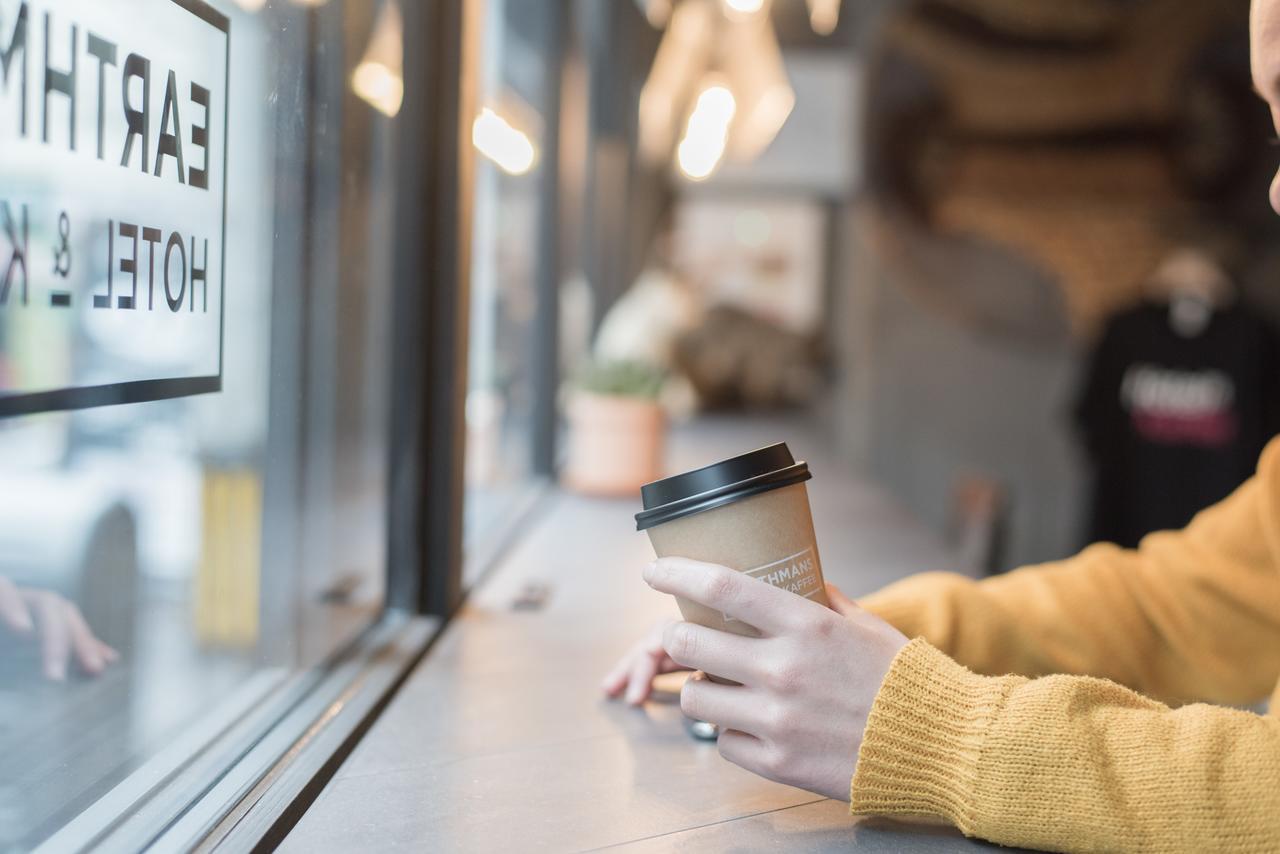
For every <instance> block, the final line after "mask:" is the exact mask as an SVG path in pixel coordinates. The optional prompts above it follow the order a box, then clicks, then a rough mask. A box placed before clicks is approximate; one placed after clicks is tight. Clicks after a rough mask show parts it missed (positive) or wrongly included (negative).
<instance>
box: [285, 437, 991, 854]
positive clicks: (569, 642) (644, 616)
mask: <svg viewBox="0 0 1280 854" xmlns="http://www.w3.org/2000/svg"><path fill="white" fill-rule="evenodd" d="M780 438H781V439H786V440H787V441H788V442H789V443H790V444H791V445H792V448H793V450H794V451H795V452H796V454H797V456H798V457H808V459H809V461H810V464H811V465H812V466H813V467H814V471H815V477H814V480H813V481H812V482H811V488H810V494H811V503H812V505H813V508H814V516H815V525H816V528H817V535H818V543H819V548H820V550H821V553H822V558H823V567H824V571H825V573H826V575H827V578H828V580H829V581H832V582H834V583H836V584H838V585H840V586H841V587H842V588H843V589H845V590H846V592H849V593H851V594H853V595H857V594H860V593H865V592H867V591H869V590H871V589H874V588H876V587H878V586H880V585H882V584H884V583H886V582H888V581H892V580H893V579H895V578H898V577H900V576H902V575H905V574H907V573H910V572H914V571H919V570H925V569H940V568H947V564H948V555H947V552H946V549H945V547H944V546H943V544H942V543H941V542H940V541H939V540H937V539H936V538H935V537H934V536H932V535H931V534H930V533H929V532H928V531H926V530H924V529H923V528H921V526H920V525H919V524H918V523H916V522H915V521H914V520H913V519H912V518H911V517H910V516H909V515H907V514H906V513H904V512H903V511H902V510H901V509H899V508H897V507H896V506H895V505H894V504H893V503H892V502H891V501H889V500H888V499H886V498H885V497H884V496H883V495H882V494H880V493H879V492H877V491H876V490H875V489H873V488H871V487H869V486H867V485H865V484H861V483H859V482H858V481H856V480H855V479H853V478H850V477H848V476H846V475H843V474H840V473H839V471H838V467H837V466H835V465H834V464H833V463H831V462H830V461H829V460H828V458H827V455H826V454H825V453H824V445H823V444H822V443H821V442H819V441H817V440H816V439H814V438H813V437H812V436H811V435H810V434H809V433H807V432H805V431H803V430H799V429H797V428H796V427H795V426H794V425H793V424H790V423H789V422H759V421H750V422H741V421H712V422H703V423H701V424H699V425H697V426H696V427H694V428H688V429H684V430H681V431H677V433H676V435H675V436H674V437H673V442H672V448H671V451H670V454H669V462H670V467H671V468H672V469H673V470H678V469H683V468H687V467H690V466H693V465H699V464H705V463H707V462H711V461H714V460H715V459H717V458H720V457H723V456H727V455H729V454H731V453H734V452H739V451H742V450H749V449H750V448H752V447H756V446H758V445H760V444H764V443H766V442H768V441H772V440H776V439H780ZM634 503H635V502H634V501H614V500H601V499H588V498H582V497H578V496H573V495H567V494H561V493H554V494H552V496H551V497H549V498H548V499H547V500H546V501H545V502H544V504H545V506H544V507H543V508H541V510H540V513H539V517H538V519H537V520H536V522H535V523H534V524H533V525H532V526H531V528H530V530H529V531H528V532H527V533H526V534H525V535H524V536H523V537H521V538H520V539H519V541H518V542H517V543H516V545H515V546H514V548H513V549H511V550H510V552H509V553H508V554H507V555H506V556H505V558H504V559H503V560H501V562H500V563H499V564H498V565H497V566H496V567H495V570H494V572H493V573H491V574H490V576H489V577H488V579H487V580H486V581H485V582H484V583H483V584H482V585H481V586H480V588H479V589H478V590H476V591H475V592H474V593H473V595H472V596H471V598H470V600H469V602H468V604H467V606H466V607H465V608H464V610H463V611H462V613H461V614H460V615H459V616H458V617H457V618H456V619H455V620H454V621H453V623H452V624H451V625H450V627H449V628H448V630H447V631H446V633H445V634H444V636H443V637H442V638H441V639H440V640H439V641H438V643H437V644H436V646H435V647H434V648H433V649H432V650H431V651H430V653H429V654H428V655H427V657H426V658H425V659H424V661H423V662H422V664H421V665H420V666H419V667H418V668H417V670H416V671H415V672H414V673H413V674H411V676H410V678H409V680H408V682H407V683H406V684H405V686H404V687H403V688H402V689H401V691H400V692H399V693H398V694H397V695H396V697H395V698H394V699H393V701H392V702H391V704H390V705H389V706H388V708H387V709H386V711H385V712H384V713H383V714H382V716H381V717H380V718H379V719H378V720H377V721H376V722H375V724H374V726H373V727H372V729H371V730H370V731H369V733H368V734H367V735H366V736H365V738H364V739H363V740H362V741H361V743H360V744H359V745H358V746H357V748H356V750H355V752H354V753H353V754H352V755H351V757H350V758H349V759H348V760H347V761H346V763H344V765H343V766H342V767H341V768H340V769H339V770H338V772H337V774H336V775H335V776H334V778H333V779H332V780H331V781H330V782H329V784H328V786H327V787H326V788H325V789H324V791H323V792H322V793H321V795H320V797H319V798H318V800H317V801H316V802H315V803H314V804H313V805H312V807H311V809H310V810H309V811H308V812H307V813H306V814H305V815H304V816H303V817H302V819H301V820H300V821H299V823H298V825H297V826H296V827H295V828H294V830H293V831H292V833H291V834H290V835H289V837H288V838H287V839H286V841H285V844H284V846H283V848H284V850H285V851H296V852H316V851H356V850H359V851H399V850H403V851H423V850H431V851H522V852H523V851H582V850H591V849H599V848H608V847H620V848H624V849H627V850H634V851H646V852H649V851H667V850H674V849H680V850H706V851H724V850H733V851H765V850H770V851H771V850H778V849H785V850H788V851H838V850H854V849H856V850H859V851H863V850H865V851H953V850H967V849H970V848H973V849H981V848H988V847H990V846H987V845H984V844H983V843H979V842H972V841H969V840H966V839H964V838H963V837H961V836H960V835H959V834H957V833H956V832H955V831H952V830H949V829H945V828H922V827H914V826H908V825H898V824H891V823H887V822H882V821H859V820H857V819H854V818H852V817H850V816H849V815H848V813H847V809H848V808H847V805H846V804H843V803H838V802H835V801H830V800H824V799H822V798H819V797H817V796H815V795H813V794H811V793H809V792H805V791H801V790H799V789H793V788H789V787H787V786H782V785H779V784H776V783H771V782H769V781H767V780H763V779H761V778H759V777H756V776H754V775H752V774H750V773H748V772H746V771H743V770H742V769H740V768H738V767H736V766H734V765H732V764H730V763H728V762H726V761H724V760H723V759H721V758H720V756H719V754H718V753H717V752H716V749H715V745H714V744H709V743H701V742H696V741H694V740H692V739H691V738H690V737H689V736H688V735H687V734H686V732H685V729H684V726H683V723H682V718H681V715H680V710H679V708H678V707H677V706H676V705H673V704H671V703H669V702H668V703H661V702H651V703H649V704H648V705H647V706H646V707H645V708H643V709H632V708H628V707H626V706H623V705H622V704H620V703H611V702H606V701H604V700H603V699H602V698H601V697H600V694H599V687H598V684H599V680H600V677H601V676H602V675H603V673H604V671H605V669H606V668H607V667H608V666H609V665H610V664H611V663H612V662H613V661H614V660H615V659H616V658H617V656H618V655H619V654H621V653H622V652H623V651H624V650H625V649H626V647H627V646H629V645H630V643H632V642H633V641H634V640H635V639H636V638H637V637H638V636H639V635H640V634H641V633H642V632H643V631H644V630H645V629H646V628H648V627H649V626H650V625H651V624H652V623H653V622H654V621H655V620H657V619H659V618H661V617H666V616H675V615H676V609H675V605H674V603H673V602H672V601H670V599H669V598H668V597H665V596H661V595H659V594H657V593H654V592H653V591H651V590H650V589H649V588H647V587H646V586H645V585H644V583H643V582H642V581H641V579H640V568H641V567H642V566H643V565H644V564H645V563H646V562H647V561H649V560H652V557H653V555H652V551H651V550H650V548H649V545H648V542H647V540H646V539H645V537H644V536H643V535H640V534H636V533H635V528H634V523H633V521H632V513H634V512H635V509H636V508H635V506H634ZM530 583H533V584H545V585H548V586H549V596H548V597H547V600H546V603H545V605H544V606H543V607H542V608H541V609H539V610H532V611H520V610H513V609H512V607H511V605H512V602H513V601H514V600H515V599H516V598H517V597H518V596H519V595H520V592H521V591H522V590H523V589H524V588H525V587H526V585H528V584H530Z"/></svg>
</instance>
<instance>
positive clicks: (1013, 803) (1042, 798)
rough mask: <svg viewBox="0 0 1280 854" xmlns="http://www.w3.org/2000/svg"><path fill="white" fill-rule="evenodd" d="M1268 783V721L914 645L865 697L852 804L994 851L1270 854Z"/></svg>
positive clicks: (1279, 818) (1274, 845)
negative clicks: (989, 670)
mask: <svg viewBox="0 0 1280 854" xmlns="http://www.w3.org/2000/svg"><path fill="white" fill-rule="evenodd" d="M1276 780H1280V720H1277V719H1275V718H1264V717H1260V716H1257V715H1253V714H1249V713H1247V712H1240V711H1235V710H1233V709H1225V708H1220V707H1213V706H1206V705H1191V706H1185V707H1182V708H1180V709H1177V710H1171V709H1169V708H1168V707H1166V706H1163V705H1161V704H1160V703H1157V702H1155V701H1154V700H1149V699H1147V698H1145V697H1142V696H1140V695H1138V694H1136V693H1134V692H1132V691H1129V690H1128V689H1126V688H1123V687H1121V686H1119V685H1116V684H1114V683H1112V682H1108V681H1105V680H1101V679H1093V678H1089V677H1082V676H1047V677H1043V678H1040V679H1027V678H1025V677H1021V676H1000V677H990V676H979V675H976V674H974V673H972V672H970V671H968V670H966V669H965V668H964V667H962V666H960V665H958V664H957V663H955V662H954V661H952V660H951V659H950V658H948V657H947V656H946V655H944V654H943V653H941V652H939V651H938V650H936V649H934V648H933V647H931V646H929V644H928V643H926V642H925V641H923V640H920V639H917V640H915V641H912V642H911V643H910V644H908V645H907V646H906V647H904V648H903V649H902V650H901V651H900V652H899V654H898V656H897V657H896V658H895V659H894V663H893V665H892V667H891V668H890V670H889V673H888V675H887V676H886V677H885V681H884V683H883V684H882V686H881V689H880V692H879V693H878V694H877V696H876V700H875V703H874V704H873V706H872V709H871V713H870V717H869V719H868V723H867V729H866V733H865V736H864V740H863V743H862V747H861V749H860V751H859V755H858V763H857V768H856V771H855V773H854V776H853V780H852V784H851V789H850V796H851V809H852V811H853V812H855V813H859V814H876V815H891V816H900V817H906V818H929V819H938V818H940V819H943V820H946V821H949V822H951V823H952V824H954V825H956V826H957V827H958V828H959V829H960V830H961V831H962V832H964V833H965V834H967V835H970V836H978V837H981V838H984V839H988V840H991V841H993V842H997V843H1000V844H1002V845H1018V846H1026V847H1032V848H1041V849H1050V850H1072V851H1098V850H1108V851H1161V852H1165V851H1168V852H1177V851H1188V852H1192V851H1196V852H1198V851H1217V850H1231V851H1277V850H1280V786H1277V785H1276Z"/></svg>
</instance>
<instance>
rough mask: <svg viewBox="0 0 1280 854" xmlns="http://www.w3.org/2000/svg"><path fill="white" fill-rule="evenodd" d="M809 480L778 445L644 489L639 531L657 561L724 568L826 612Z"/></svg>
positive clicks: (739, 630)
mask: <svg viewBox="0 0 1280 854" xmlns="http://www.w3.org/2000/svg"><path fill="white" fill-rule="evenodd" d="M810 477H812V475H811V474H810V473H809V466H808V464H807V463H805V462H803V461H801V462H796V460H795V458H794V457H792V455H791V451H790V450H789V449H788V448H787V445H786V443H785V442H779V443H778V444H776V445H769V446H768V447H765V448H760V449H758V450H755V451H751V452H750V453H747V454H742V455H741V456H737V457H733V458H732V459H727V460H722V461H721V462H718V463H714V464H712V465H709V466H705V467H703V468H700V469H695V470H693V471H689V472H685V473H684V474H678V475H675V476H674V477H669V478H666V479H664V480H658V481H654V482H653V483H650V484H646V485H645V486H643V487H641V490H640V496H641V501H642V503H643V505H644V509H643V510H642V511H641V512H639V513H637V514H636V529H637V530H640V531H644V532H646V533H647V534H648V535H649V541H650V542H651V543H652V544H653V550H654V552H655V553H656V554H657V555H658V557H669V556H678V557H687V558H692V559H694V560H700V561H706V562H708V563H718V564H721V565H723V566H727V567H729V568H731V569H735V570H737V571H739V572H743V573H746V574H747V575H750V576H751V577H753V578H758V579H760V580H762V581H765V582H767V583H769V584H772V585H774V586H775V587H781V588H783V589H784V590H790V591H792V592H793V593H795V594H797V595H799V596H804V597H805V598H806V599H812V600H813V601H815V602H818V603H820V604H822V605H827V604H828V603H827V591H826V588H825V586H824V584H823V580H822V564H821V561H820V560H819V558H818V544H817V540H816V539H815V537H814V534H813V517H812V516H811V514H810V512H809V495H808V491H807V490H806V488H805V482H806V481H808V480H809V478H810ZM676 602H677V604H678V605H679V606H680V613H681V614H682V615H683V616H684V618H685V620H687V621H689V622H691V623H697V624H699V625H702V626H707V627H709V628H713V629H719V630H721V631H726V632H733V633H735V634H739V635H747V636H758V634H759V632H757V631H756V629H755V627H753V626H750V625H748V624H747V623H744V622H742V621H741V620H738V619H735V618H734V617H732V616H730V615H728V614H724V613H722V612H720V611H717V610H715V609H713V608H709V607H707V606H706V605H703V604H701V603H699V602H692V601H689V600H688V599H685V598H683V597H681V596H677V597H676ZM713 678H714V677H713ZM717 681H720V680H717Z"/></svg>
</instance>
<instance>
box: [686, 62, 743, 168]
mask: <svg viewBox="0 0 1280 854" xmlns="http://www.w3.org/2000/svg"><path fill="white" fill-rule="evenodd" d="M736 110H737V102H736V101H735V100H734V97H733V93H732V92H730V91H729V90H728V89H727V88H725V87H724V86H719V85H713V86H707V87H706V88H704V89H703V90H702V92H701V93H700V94H699V95H698V100H697V101H696V102H695V103H694V106H693V112H691V113H690V114H689V121H688V122H687V123H686V124H685V131H684V138H683V139H681V140H680V144H679V145H678V146H677V147H676V163H677V164H678V165H679V166H680V171H681V172H683V173H684V174H685V176H686V177H688V178H690V179H691V180H694V181H702V180H705V179H707V178H709V177H710V176H711V173H712V172H714V171H715V170H716V167H717V166H719V165H720V160H721V159H722V158H723V157H724V149H725V145H726V143H727V142H728V140H729V125H730V124H731V123H732V122H733V114H734V112H735V111H736Z"/></svg>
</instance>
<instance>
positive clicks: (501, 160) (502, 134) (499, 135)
mask: <svg viewBox="0 0 1280 854" xmlns="http://www.w3.org/2000/svg"><path fill="white" fill-rule="evenodd" d="M471 144H472V145H474V146H475V147H476V150H477V151H479V152H480V153H481V154H483V155H484V156H485V157H487V158H489V159H490V160H492V161H493V162H494V163H496V164H498V167H499V168H500V169H502V171H504V172H507V173H509V174H511V175H523V174H524V173H526V172H528V171H529V170H530V169H532V168H533V162H534V160H535V159H537V151H536V150H535V149H534V147H533V142H532V141H531V140H530V139H529V137H528V135H526V134H525V133H523V132H521V131H519V130H516V129H515V128H513V127H512V126H511V124H510V122H508V121H507V120H506V119H504V118H503V117H502V116H500V115H498V114H497V113H495V112H494V111H493V110H491V109H490V108H489V107H485V108H483V109H482V110H481V111H480V115H478V116H476V120H475V121H474V122H472V123H471Z"/></svg>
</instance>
